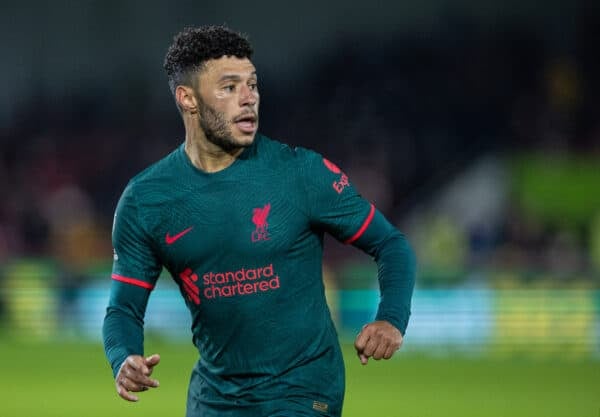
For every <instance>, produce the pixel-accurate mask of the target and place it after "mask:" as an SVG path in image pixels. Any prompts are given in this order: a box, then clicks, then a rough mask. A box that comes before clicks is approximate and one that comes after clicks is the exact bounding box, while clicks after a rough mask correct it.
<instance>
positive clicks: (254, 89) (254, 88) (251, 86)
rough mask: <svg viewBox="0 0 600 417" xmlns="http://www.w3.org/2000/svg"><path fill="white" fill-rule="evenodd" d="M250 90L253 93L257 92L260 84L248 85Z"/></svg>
mask: <svg viewBox="0 0 600 417" xmlns="http://www.w3.org/2000/svg"><path fill="white" fill-rule="evenodd" d="M248 88H250V90H252V91H256V90H257V89H258V84H257V83H250V84H248Z"/></svg>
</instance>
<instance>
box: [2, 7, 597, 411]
mask: <svg viewBox="0 0 600 417" xmlns="http://www.w3.org/2000/svg"><path fill="white" fill-rule="evenodd" d="M207 23H226V24H228V25H230V26H231V27H233V28H236V29H238V30H241V31H243V32H247V33H248V34H249V35H250V39H251V41H252V42H253V43H254V46H255V50H256V54H255V59H254V62H255V64H256V66H257V68H258V70H259V75H260V88H261V93H262V103H261V131H262V132H263V133H265V134H267V135H268V136H271V137H274V138H278V139H280V140H283V141H285V142H288V143H291V144H295V145H301V146H307V147H311V148H313V149H315V150H317V151H319V152H321V153H323V154H325V155H327V157H328V158H330V159H332V160H333V161H335V162H336V163H337V164H338V165H340V166H342V167H343V168H344V170H345V171H346V172H347V173H348V174H349V177H350V179H351V180H352V181H353V182H354V183H355V185H356V186H357V187H358V189H359V190H360V191H361V192H362V194H363V195H365V196H366V197H367V198H369V199H371V200H372V201H373V202H374V203H375V204H376V205H377V206H378V207H379V208H380V210H382V211H383V212H384V213H385V214H386V215H387V216H388V218H390V219H391V220H392V221H393V222H394V223H395V224H396V225H397V226H398V227H399V228H400V229H401V230H402V231H404V232H405V233H406V235H407V236H408V237H409V239H410V241H411V242H412V243H413V245H414V247H415V250H416V252H417V256H418V259H419V274H418V279H417V288H416V290H415V295H414V300H413V315H412V318H411V323H410V326H409V329H408V332H407V335H406V338H405V346H404V347H403V350H402V351H401V353H400V354H399V355H398V357H396V358H394V359H393V360H392V361H391V362H389V363H374V364H371V365H369V367H367V368H364V369H360V367H359V366H357V365H356V362H357V361H356V360H355V358H354V357H353V356H352V351H351V349H350V348H349V346H348V347H347V349H346V352H347V363H348V364H347V366H348V391H347V405H346V409H345V415H346V416H359V415H360V416H370V415H378V416H384V417H386V416H390V417H392V416H411V417H412V416H415V417H416V416H596V417H597V416H600V290H599V289H600V110H599V109H600V99H599V97H600V75H599V74H600V58H599V57H600V55H599V54H598V46H597V45H598V42H599V41H600V7H599V5H598V2H597V1H595V0H588V1H586V0H574V1H570V2H567V1H560V0H547V1H545V2H543V4H540V2H537V1H534V0H521V1H516V0H504V1H500V0H491V1H488V2H477V1H473V0H455V1H449V0H424V1H420V2H394V1H391V0H382V1H379V2H366V3H363V2H356V1H353V2H345V1H341V0H334V1H330V2H318V3H317V2H314V3H313V2H303V3H302V4H300V3H296V4H293V5H292V4H285V3H284V2H276V1H272V0H271V1H265V2H261V3H256V4H252V3H246V2H241V1H234V0H222V1H220V2H192V1H180V2H166V1H158V0H156V1H143V2H142V1H134V0H129V1H122V2H114V1H109V2H94V1H88V0H84V1H81V2H68V1H56V2H41V1H31V0H23V1H20V2H13V1H5V2H2V4H1V5H0V45H1V47H0V50H1V51H2V58H1V59H0V76H1V77H2V79H3V80H4V83H3V86H2V90H3V93H2V95H0V192H1V193H2V195H3V198H2V200H1V202H0V358H1V359H0V375H2V378H0V381H1V382H0V397H1V398H2V401H0V416H3V417H9V416H33V415H45V416H76V415H77V416H81V415H85V416H96V415H98V416H100V415H108V414H110V413H112V414H113V415H119V416H127V415H146V416H164V415H183V414H182V413H183V407H184V398H185V387H186V385H187V375H188V373H189V370H190V368H191V364H192V363H193V361H194V360H195V356H194V355H195V354H194V351H193V348H192V347H191V343H190V336H189V333H188V328H189V318H188V316H187V313H186V311H185V310H184V308H183V305H182V303H181V302H180V300H179V295H178V293H177V290H176V288H175V287H174V285H173V284H172V282H171V281H170V278H169V277H168V276H165V277H164V279H161V280H160V283H159V286H158V287H157V289H156V290H155V292H154V294H153V296H152V298H151V301H150V305H149V313H148V317H147V337H148V340H149V342H148V344H149V345H150V348H149V350H154V348H156V350H158V351H160V352H161V353H162V354H163V359H164V362H165V363H164V365H162V366H161V369H160V371H159V372H160V374H159V377H160V379H161V382H162V386H161V388H160V391H159V392H156V393H152V394H151V395H146V396H145V397H144V399H143V401H142V402H141V403H140V404H137V405H135V406H134V407H132V406H130V405H128V404H125V403H124V402H123V401H120V400H118V399H117V398H116V395H115V394H114V393H113V388H112V380H111V374H110V371H109V368H108V365H107V364H106V362H105V359H104V357H103V352H102V348H101V344H100V342H101V337H100V329H101V321H102V318H103V314H104V308H105V305H106V302H107V296H108V287H109V273H110V266H111V265H110V262H111V245H110V229H111V221H112V215H113V210H114V207H115V204H116V201H117V199H118V197H119V195H120V193H121V191H122V189H123V187H124V186H125V184H126V182H127V180H128V179H129V178H130V177H131V176H132V175H133V174H135V173H136V172H138V171H139V170H140V169H142V168H143V167H145V166H146V165H148V164H149V163H151V162H153V161H155V160H156V159H158V158H160V157H161V156H163V155H165V154H166V153H168V152H169V151H170V150H171V149H172V148H174V147H175V146H176V145H177V144H178V143H180V142H181V140H182V138H183V127H182V126H181V123H180V120H179V116H178V113H177V111H176V110H175V106H174V104H173V101H172V98H171V97H170V95H169V91H168V88H167V84H166V78H165V76H164V74H163V70H162V60H163V57H164V53H165V51H166V48H167V46H168V44H169V43H170V40H171V38H172V36H173V35H174V34H175V33H176V32H177V31H179V30H180V29H181V28H182V27H184V26H191V25H199V24H207ZM375 273H376V270H375V268H374V265H373V264H372V263H371V261H370V259H368V258H367V257H366V256H364V255H362V254H361V253H360V252H359V251H357V250H355V249H353V248H348V247H343V246H342V245H340V244H338V243H336V242H331V241H327V252H326V258H325V276H326V281H327V287H328V299H329V302H330V305H331V309H332V313H333V314H334V318H335V320H336V322H337V325H338V329H339V331H340V337H341V339H342V341H343V342H344V343H345V344H348V343H351V341H352V340H353V336H354V335H355V334H356V332H357V331H358V329H359V328H360V327H361V326H362V324H363V323H364V322H366V321H367V320H370V319H371V318H372V317H373V314H374V309H375V307H376V304H377V298H378V293H377V286H376V279H375ZM157 372H158V371H157ZM153 396H154V397H153ZM136 407H137V408H136Z"/></svg>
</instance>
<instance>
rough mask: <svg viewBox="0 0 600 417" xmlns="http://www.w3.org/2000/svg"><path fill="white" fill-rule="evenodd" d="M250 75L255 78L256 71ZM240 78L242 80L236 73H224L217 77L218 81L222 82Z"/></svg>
mask: <svg viewBox="0 0 600 417" xmlns="http://www.w3.org/2000/svg"><path fill="white" fill-rule="evenodd" d="M250 76H251V77H254V78H256V71H253V72H252V73H251V74H250ZM241 80H242V77H240V76H239V75H236V74H225V75H223V76H222V77H221V78H219V82H223V81H241Z"/></svg>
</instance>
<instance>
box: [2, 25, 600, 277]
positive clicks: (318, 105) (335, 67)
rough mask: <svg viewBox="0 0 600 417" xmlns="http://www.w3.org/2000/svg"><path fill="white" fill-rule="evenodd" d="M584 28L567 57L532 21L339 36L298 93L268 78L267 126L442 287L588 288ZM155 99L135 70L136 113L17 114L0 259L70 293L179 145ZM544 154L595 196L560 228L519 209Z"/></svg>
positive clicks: (593, 87)
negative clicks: (490, 281)
mask: <svg viewBox="0 0 600 417" xmlns="http://www.w3.org/2000/svg"><path fill="white" fill-rule="evenodd" d="M592 23H593V21H591V22H587V23H586V22H582V25H581V33H578V34H577V39H575V40H574V41H573V42H572V43H571V44H567V46H566V47H555V46H554V45H552V44H549V43H548V41H547V40H542V39H540V38H539V37H538V36H536V34H535V32H534V31H532V30H529V28H528V27H526V26H519V25H515V26H514V27H505V28H503V29H502V30H498V31H490V32H483V31H481V30H479V29H477V28H475V27H473V26H470V25H468V24H465V25H463V24H462V23H461V22H454V23H447V26H448V27H447V30H446V31H444V29H441V30H440V32H439V33H437V34H435V35H433V34H426V33H424V34H412V35H402V36H400V35H399V37H398V38H396V39H393V40H391V39H376V40H373V39H369V40H367V39H346V40H345V41H343V42H340V43H339V44H338V45H336V47H335V50H333V51H329V53H328V54H327V55H326V56H324V57H322V59H319V60H318V64H316V63H313V64H312V65H310V66H307V71H306V72H305V73H303V75H302V77H301V78H299V79H297V80H295V82H294V84H293V85H286V88H281V85H279V84H277V83H276V82H273V81H270V80H269V79H263V80H262V81H261V83H262V84H261V89H262V97H263V104H262V107H261V111H262V114H261V131H262V132H263V133H264V134H266V135H268V136H271V137H274V138H277V139H279V140H282V141H284V142H287V143H290V144H293V145H300V146H307V147H310V148H313V149H315V150H317V151H319V152H321V153H323V154H325V155H327V157H328V158H329V159H332V160H334V161H335V162H336V163H338V164H339V165H340V166H342V167H343V169H344V170H345V171H346V172H347V173H348V174H349V176H350V179H351V181H353V182H354V183H355V185H356V186H357V188H358V189H359V190H360V191H361V192H362V194H363V195H365V196H366V197H367V198H369V199H371V200H372V201H374V202H375V204H376V205H377V206H378V207H379V209H380V210H381V211H383V212H384V213H385V214H386V215H387V216H388V217H389V218H390V219H391V220H392V221H393V222H394V223H396V224H397V225H398V226H399V227H400V228H401V229H402V230H404V231H405V232H406V233H407V234H408V236H409V238H410V239H411V241H413V242H414V245H415V247H416V250H417V252H418V255H419V259H420V266H421V271H425V272H423V273H424V274H425V273H428V274H430V275H431V276H441V277H443V278H444V279H446V278H447V279H453V278H452V277H453V274H455V275H456V276H459V275H460V276H464V273H463V272H464V271H465V270H467V269H469V268H471V269H472V268H479V267H482V268H496V269H503V268H515V269H520V270H526V271H550V275H551V276H555V277H557V278H559V279H571V278H572V277H577V279H580V278H585V279H596V278H597V277H598V271H600V217H599V216H600V205H598V204H599V202H598V198H597V197H595V196H594V193H596V194H600V193H598V189H599V188H600V178H599V176H598V174H596V173H595V171H600V170H594V168H593V167H594V166H595V167H597V166H599V165H600V117H599V116H600V114H599V113H598V111H599V110H598V109H600V99H599V98H598V97H600V96H599V94H598V93H600V77H598V74H600V64H599V61H598V57H597V53H596V51H595V47H596V46H595V42H593V39H597V38H598V34H599V33H600V29H598V27H600V26H599V25H594V24H592ZM157 65H158V64H157ZM156 88H164V89H165V90H167V85H166V83H165V85H163V86H156V85H149V83H145V82H144V77H143V74H140V79H139V80H137V82H136V83H135V85H134V86H133V91H131V92H130V93H131V95H128V96H127V97H128V100H132V103H131V105H130V106H125V105H123V106H120V107H119V108H117V109H115V108H114V106H113V105H112V103H111V101H110V100H109V99H107V97H106V92H104V91H94V92H85V93H84V92H81V93H79V94H77V95H75V96H74V97H69V98H68V99H66V98H63V97H60V98H56V97H43V96H42V97H32V98H31V100H30V102H29V104H28V105H27V106H25V107H24V108H22V109H20V110H19V112H17V117H15V118H14V120H13V121H12V123H11V124H10V125H9V126H6V127H4V128H3V129H2V130H1V131H0V135H1V136H0V150H1V153H0V193H1V194H2V196H3V199H2V203H1V204H0V262H2V263H6V262H8V261H10V260H11V259H15V258H23V257H44V258H48V259H52V260H53V261H54V262H56V264H57V265H58V266H59V268H60V269H61V270H62V271H63V274H62V276H63V277H65V278H64V280H65V282H70V281H76V282H80V277H81V275H82V274H85V271H86V269H87V268H89V267H90V265H92V264H95V263H102V262H104V263H106V262H110V259H111V244H110V232H111V223H112V216H113V210H114V207H115V204H116V202H117V199H118V197H119V195H120V193H121V191H122V190H123V188H124V186H125V185H126V183H127V180H128V179H129V178H130V177H131V176H133V175H134V174H135V173H136V172H138V171H139V170H141V169H142V168H143V167H145V166H147V165H148V164H150V163H152V162H153V161H155V160H157V159H159V158H160V157H161V156H163V155H166V154H167V153H168V152H169V151H170V150H171V149H173V148H174V147H176V146H177V145H178V144H179V143H180V142H181V141H182V139H183V137H182V135H183V128H182V127H181V125H180V121H179V120H178V115H177V113H176V110H175V107H174V105H173V103H172V102H171V101H169V102H165V103H163V104H162V105H161V106H154V107H152V108H145V107H144V97H146V94H145V90H146V89H156ZM539 155H546V156H548V155H549V156H551V157H553V158H555V159H552V158H550V159H548V160H549V161H550V162H548V163H549V164H552V163H553V162H552V161H553V160H556V161H557V162H556V163H557V164H558V165H557V166H561V167H565V166H567V168H565V169H567V171H568V170H569V169H570V168H568V167H569V166H571V165H569V163H567V164H566V165H565V161H572V160H580V159H582V158H583V159H584V160H585V161H584V162H583V164H584V166H585V167H588V168H586V169H587V171H586V172H588V171H589V175H588V176H587V177H586V179H585V181H587V182H586V184H589V185H591V186H592V187H594V186H595V189H581V190H579V194H577V196H579V197H580V198H576V199H577V200H578V201H577V202H576V203H574V204H578V207H581V206H583V207H582V208H581V210H579V211H578V212H577V213H578V214H577V215H573V216H572V218H568V215H569V213H570V211H569V210H568V207H567V210H566V211H565V213H566V214H565V216H567V218H557V216H556V215H554V214H555V213H562V212H561V211H560V210H557V211H555V212H553V213H554V214H549V215H547V213H545V212H544V211H543V210H538V211H536V210H535V209H531V207H532V205H531V204H528V203H527V198H526V196H527V195H528V192H529V191H528V190H529V189H528V188H527V187H524V186H522V185H523V184H522V183H519V180H522V179H523V178H526V177H527V175H532V174H531V173H529V174H528V173H527V167H528V163H527V162H526V161H528V160H529V159H528V158H532V159H535V158H537V157H538V156H539ZM515 161H521V162H518V163H516V162H515ZM523 161H525V162H523ZM594 164H595V165H594ZM573 166H575V167H578V166H580V165H577V164H574V165H573ZM531 167H533V165H532V166H531ZM531 167H530V168H531ZM590 167H592V168H591V169H590ZM573 169H575V170H577V169H578V168H573ZM523 175H525V177H523ZM533 175H534V176H535V173H534V174H533ZM548 178H549V181H552V177H551V176H549V177H548ZM551 185H553V184H549V186H551ZM554 185H556V184H554ZM562 185H563V186H565V187H571V186H576V184H571V183H569V182H568V181H565V182H564V184H562ZM532 190H533V191H534V194H533V195H534V196H535V195H538V194H535V189H532ZM556 190H557V192H559V193H560V192H561V188H560V187H557V188H556ZM539 195H540V197H538V198H542V199H543V198H545V197H544V195H543V194H539ZM555 197H556V198H557V199H562V198H563V196H561V195H556V196H555ZM548 204H550V202H548ZM541 205H542V206H544V205H545V202H541ZM534 206H535V205H534ZM567 206H568V204H567ZM559 217H560V216H559ZM336 254H337V252H336V250H333V251H332V252H331V254H330V255H329V256H331V262H332V263H335V262H337V261H338V259H337V258H336ZM546 275H548V274H546ZM594 277H596V278H594ZM432 280H434V279H433V278H432Z"/></svg>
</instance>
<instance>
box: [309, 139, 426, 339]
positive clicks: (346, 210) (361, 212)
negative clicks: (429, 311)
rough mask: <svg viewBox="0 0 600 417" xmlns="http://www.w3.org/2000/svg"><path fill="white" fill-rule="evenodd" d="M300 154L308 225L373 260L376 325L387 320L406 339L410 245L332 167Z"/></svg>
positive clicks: (411, 265) (413, 263) (411, 268)
mask: <svg viewBox="0 0 600 417" xmlns="http://www.w3.org/2000/svg"><path fill="white" fill-rule="evenodd" d="M301 152H304V153H305V157H306V164H305V170H304V172H303V176H304V182H305V184H306V199H307V204H308V205H307V212H308V213H309V216H310V219H311V222H312V223H313V225H316V226H317V227H321V228H323V229H324V230H326V231H327V232H329V233H330V234H332V235H333V236H335V237H336V238H337V239H338V240H340V241H342V242H344V243H351V244H353V245H354V246H356V247H358V248H359V249H361V250H363V251H364V252H366V253H368V254H369V255H371V256H372V257H373V258H374V260H375V262H376V263H377V266H378V281H379V288H380V293H381V300H380V303H379V306H378V309H377V315H376V320H386V321H388V322H390V323H391V324H393V325H394V326H395V327H396V328H398V329H399V330H400V332H401V333H402V334H405V332H406V328H407V326H408V320H409V317H410V309H411V299H412V293H413V289H414V284H415V268H416V260H415V256H414V252H413V250H412V248H411V246H410V244H409V243H408V240H407V239H406V238H405V236H404V235H403V234H402V233H400V232H399V231H398V230H397V229H396V228H395V227H394V226H393V225H392V224H391V223H390V222H389V221H388V220H387V219H386V218H385V216H384V215H383V214H382V213H381V212H379V210H377V209H376V208H375V207H374V206H373V204H371V203H370V202H368V201H367V200H365V199H364V198H362V197H361V196H360V194H358V192H357V191H356V190H355V189H354V187H353V186H352V184H351V183H350V181H349V179H348V176H347V175H346V174H345V173H344V172H343V171H342V170H341V169H340V168H338V167H337V166H336V165H335V164H334V163H332V162H331V161H329V160H327V159H325V158H323V157H322V156H320V155H319V154H317V153H314V152H311V151H306V150H302V151H301Z"/></svg>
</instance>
